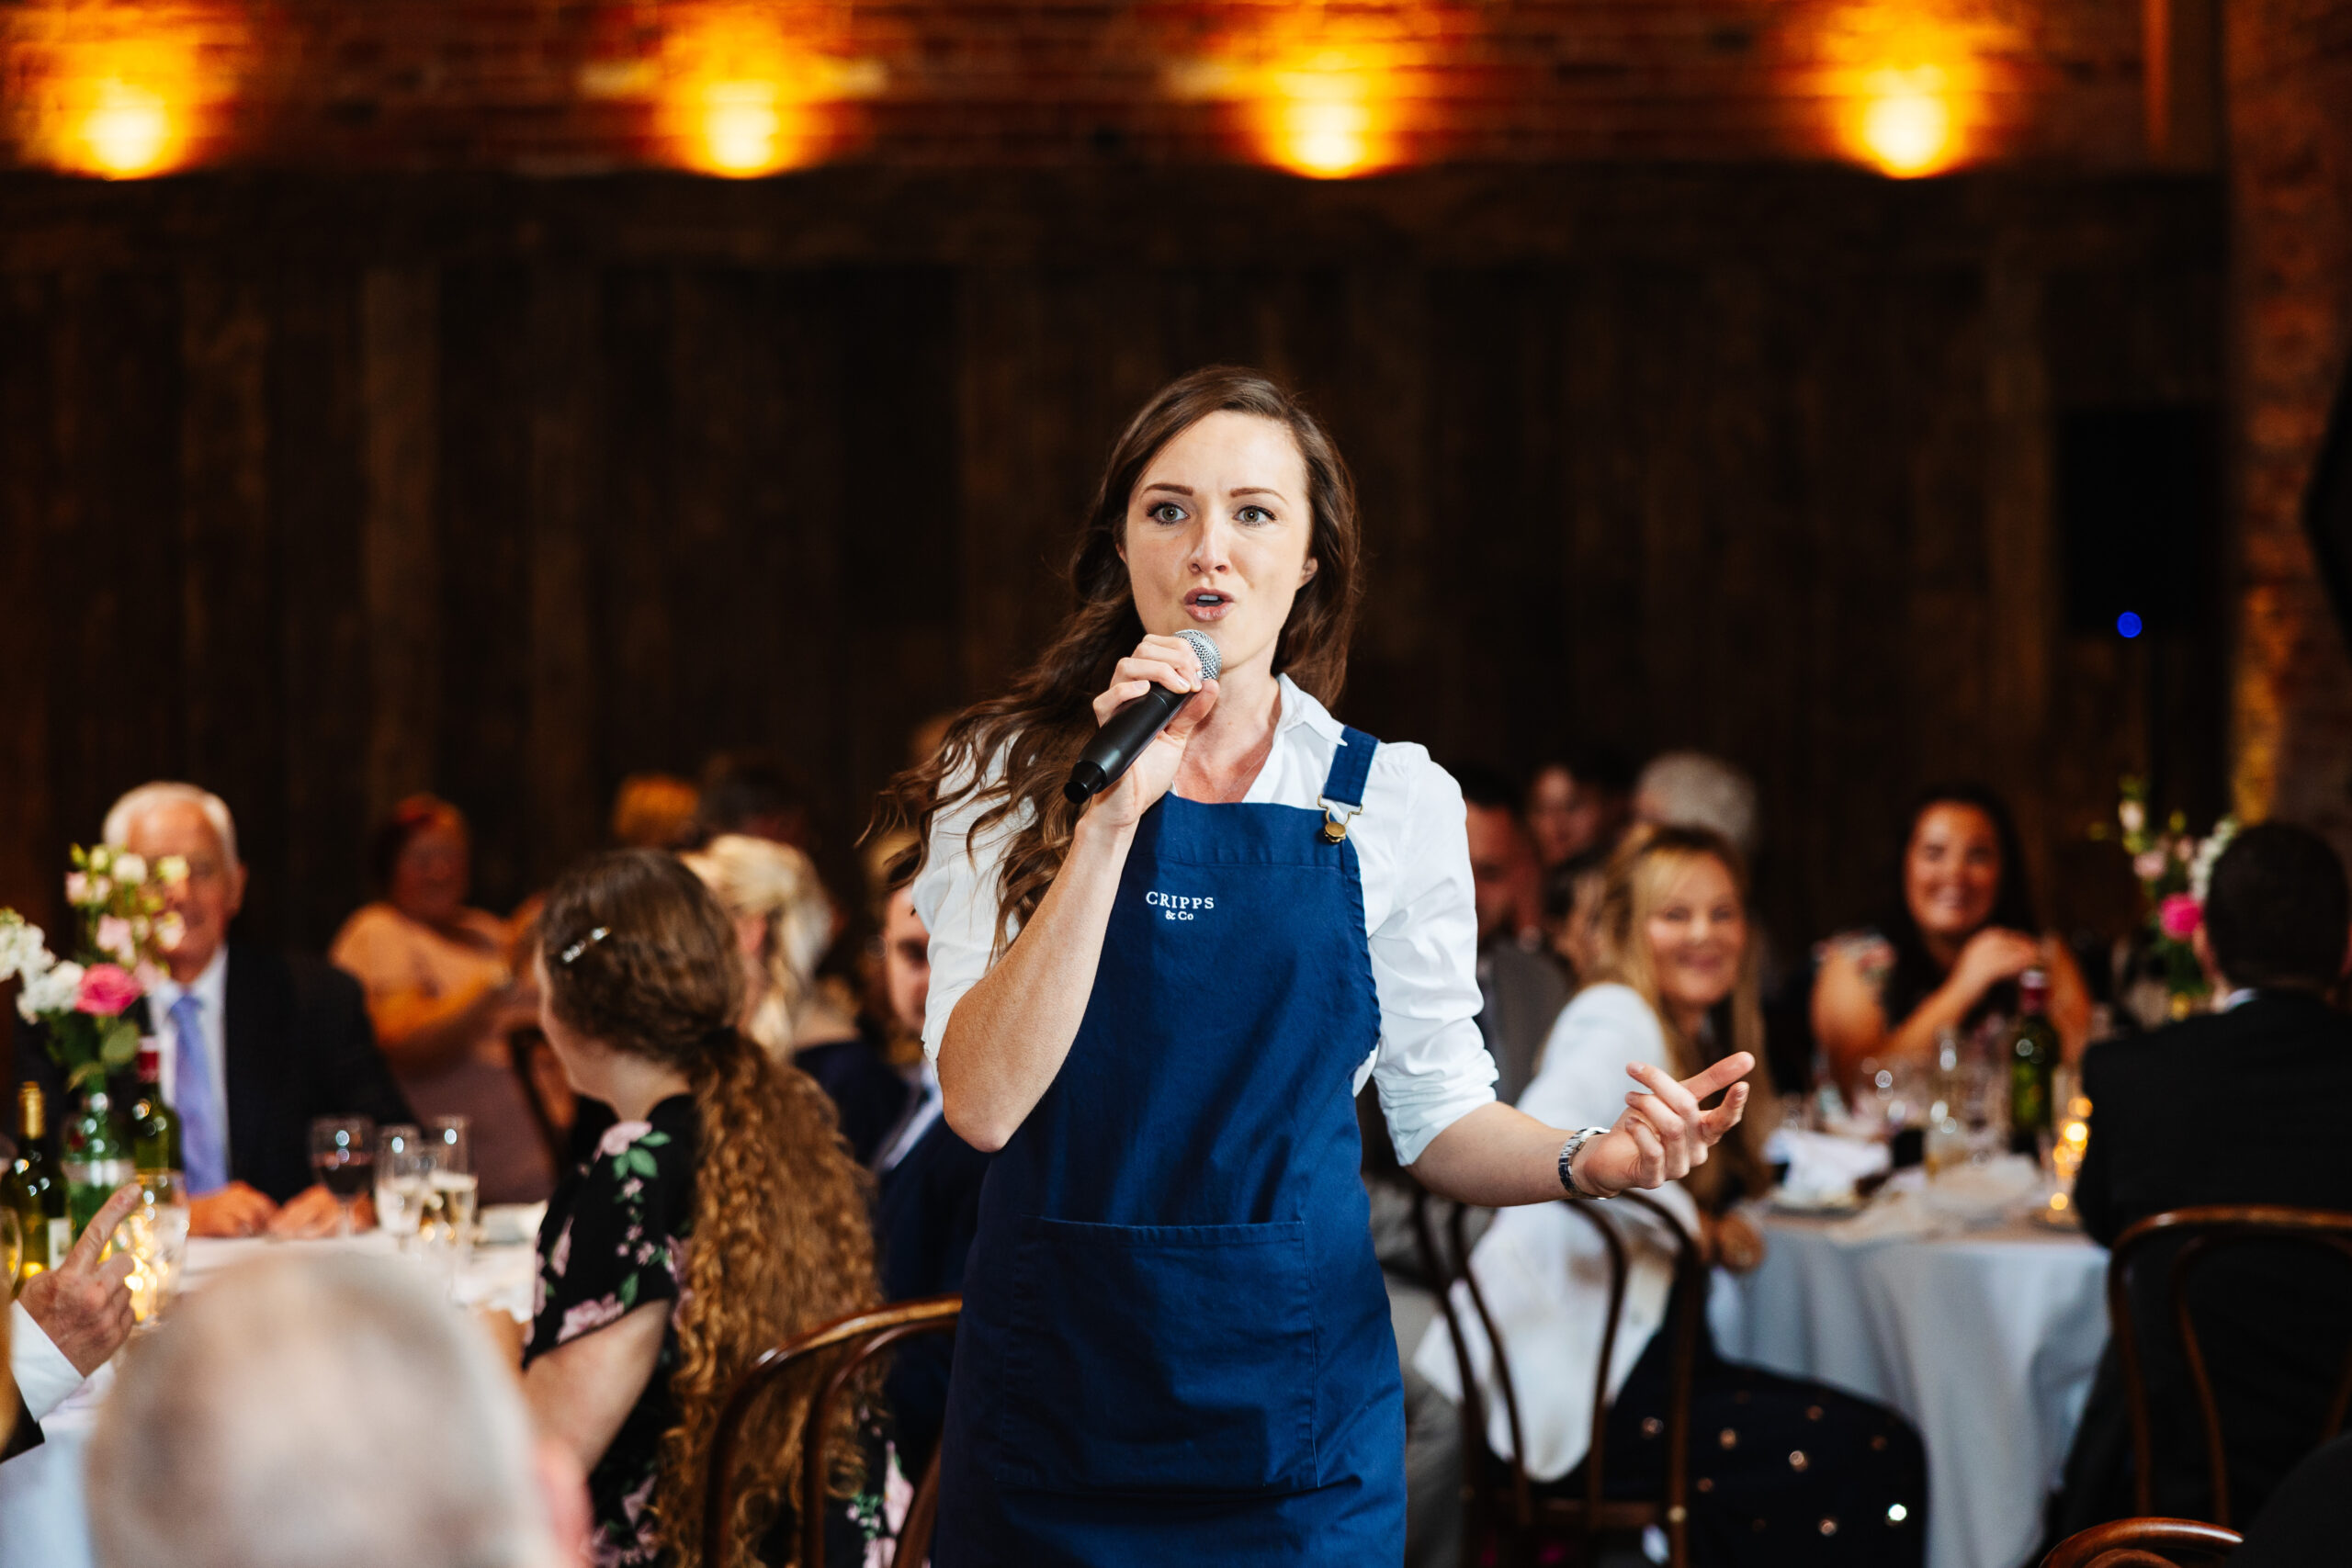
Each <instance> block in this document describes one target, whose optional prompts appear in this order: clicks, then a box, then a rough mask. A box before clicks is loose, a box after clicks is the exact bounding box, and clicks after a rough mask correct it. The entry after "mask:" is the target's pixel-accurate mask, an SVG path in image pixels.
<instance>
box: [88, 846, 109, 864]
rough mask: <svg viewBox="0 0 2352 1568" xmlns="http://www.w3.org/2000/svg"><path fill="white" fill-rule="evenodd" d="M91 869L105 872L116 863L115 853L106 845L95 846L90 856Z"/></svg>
mask: <svg viewBox="0 0 2352 1568" xmlns="http://www.w3.org/2000/svg"><path fill="white" fill-rule="evenodd" d="M89 862H90V869H91V870H92V871H104V870H106V868H107V866H109V865H111V864H113V863H114V851H113V850H112V849H111V848H109V847H108V846H107V845H105V844H96V845H93V846H92V847H91V850H90V854H89Z"/></svg>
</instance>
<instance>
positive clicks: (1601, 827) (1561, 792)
mask: <svg viewBox="0 0 2352 1568" xmlns="http://www.w3.org/2000/svg"><path fill="white" fill-rule="evenodd" d="M1633 797H1634V770H1633V766H1632V764H1630V763H1629V762H1627V761H1626V760H1625V758H1624V756H1623V753H1621V752H1619V751H1616V750H1613V749H1611V748H1609V747H1605V746H1585V747H1577V748H1573V749H1571V750H1569V751H1568V752H1567V753H1566V756H1564V757H1563V758H1562V759H1561V760H1560V761H1556V762H1546V763H1544V765H1543V766H1542V767H1540V768H1538V769H1536V770H1535V779H1534V782H1533V783H1532V784H1529V785H1528V786H1527V831H1528V834H1529V836H1530V837H1531V838H1532V839H1533V840H1534V842H1535V859H1536V863H1538V864H1539V865H1541V866H1542V867H1543V868H1544V871H1545V872H1547V873H1549V872H1552V871H1555V870H1557V869H1558V868H1559V867H1560V866H1562V865H1564V864H1566V863H1567V862H1569V861H1572V860H1575V859H1576V858H1577V857H1578V856H1580V855H1589V854H1593V853H1595V852H1599V853H1600V854H1601V855H1603V856H1606V855H1607V854H1608V852H1609V851H1610V850H1611V849H1612V848H1614V847H1615V846H1616V843H1617V835H1619V834H1620V833H1622V832H1623V831H1624V830H1625V823H1626V820H1627V818H1630V817H1631V816H1632V814H1633V808H1634V800H1633Z"/></svg>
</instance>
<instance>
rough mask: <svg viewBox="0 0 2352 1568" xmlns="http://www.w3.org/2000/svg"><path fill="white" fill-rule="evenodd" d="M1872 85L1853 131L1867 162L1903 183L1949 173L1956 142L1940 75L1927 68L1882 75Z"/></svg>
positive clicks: (1890, 72) (1927, 66)
mask: <svg viewBox="0 0 2352 1568" xmlns="http://www.w3.org/2000/svg"><path fill="white" fill-rule="evenodd" d="M1875 83H1876V86H1875V90H1874V91H1873V92H1871V95H1870V96H1868V97H1867V98H1865V99H1864V100H1863V107H1862V110H1861V118H1860V126H1859V128H1858V130H1857V134H1858V136H1859V137H1860V141H1861V143H1862V145H1863V146H1864V147H1865V148H1866V149H1868V151H1869V153H1870V157H1871V162H1873V163H1875V164H1877V165H1878V166H1879V167H1880V168H1881V169H1882V170H1883V171H1885V172H1886V173H1887V174H1890V175H1895V176H1897V177H1898V178H1905V179H1907V178H1910V177H1912V176H1914V175H1932V174H1935V173H1936V172H1938V171H1939V170H1941V169H1945V168H1949V167H1950V166H1951V164H1952V162H1953V159H1954V154H1955V151H1956V150H1955V145H1954V143H1955V141H1956V137H1955V135H1954V131H1955V127H1954V125H1953V117H1952V107H1951V99H1950V98H1949V97H1948V96H1946V93H1945V89H1944V73H1943V72H1942V71H1940V70H1939V69H1938V68H1937V67H1935V66H1932V65H1922V66H1917V67H1915V68H1914V69H1912V70H1909V71H1882V72H1879V73H1877V75H1876V78H1875Z"/></svg>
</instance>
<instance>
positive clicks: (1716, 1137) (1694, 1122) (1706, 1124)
mask: <svg viewBox="0 0 2352 1568" xmlns="http://www.w3.org/2000/svg"><path fill="white" fill-rule="evenodd" d="M1755 1066H1756V1058H1755V1057H1753V1056H1751V1055H1748V1054H1747V1052H1745V1051H1735V1052H1733V1053H1732V1054H1731V1055H1728V1056H1725V1057H1724V1059H1723V1060H1722V1061H1720V1062H1717V1063H1716V1064H1715V1065H1714V1066H1712V1067H1709V1068H1708V1069H1707V1070H1706V1071H1705V1072H1702V1073H1700V1074H1698V1075H1697V1076H1696V1077H1689V1078H1685V1079H1684V1080H1683V1081H1682V1082H1680V1083H1677V1082H1675V1081H1674V1079H1673V1078H1671V1077H1668V1075H1667V1073H1666V1072H1665V1070H1664V1069H1663V1068H1659V1067H1654V1066H1650V1065H1649V1064H1648V1063H1647V1062H1629V1063H1627V1064H1626V1066H1625V1072H1626V1075H1627V1076H1628V1077H1631V1078H1633V1079H1634V1082H1636V1083H1638V1084H1640V1085H1642V1086H1643V1088H1642V1089H1631V1090H1628V1091H1627V1092H1626V1095H1625V1113H1624V1114H1623V1116H1620V1117H1618V1118H1617V1124H1616V1125H1615V1126H1613V1127H1611V1128H1610V1129H1609V1131H1608V1132H1606V1133H1604V1134H1601V1135H1600V1137H1597V1138H1594V1139H1592V1140H1591V1141H1590V1142H1589V1143H1587V1144H1586V1145H1584V1147H1583V1148H1581V1149H1578V1150H1577V1158H1576V1168H1575V1172H1574V1174H1575V1177H1576V1179H1577V1184H1578V1185H1579V1186H1581V1187H1582V1188H1583V1189H1584V1190H1586V1191H1588V1192H1590V1193H1593V1194H1595V1195H1597V1196H1600V1197H1603V1198H1613V1197H1615V1196H1616V1195H1617V1194H1618V1193H1620V1192H1623V1191H1627V1190H1630V1189H1633V1188H1636V1187H1645V1188H1654V1187H1663V1186H1665V1185H1666V1184H1667V1183H1668V1182H1669V1181H1679V1180H1681V1179H1683V1178H1684V1177H1686V1176H1688V1175H1690V1174H1691V1168H1692V1167H1694V1166H1701V1165H1704V1164H1706V1163H1707V1152H1708V1151H1709V1150H1710V1149H1712V1148H1713V1147H1714V1146H1715V1145H1716V1144H1718V1143H1719V1142H1721V1141H1722V1139H1723V1136H1724V1134H1726V1133H1728V1132H1730V1131H1731V1130H1732V1129H1733V1128H1734V1127H1736V1126H1738V1125H1739V1118H1740V1115H1741V1113H1742V1112H1743V1111H1746V1110H1747V1085H1746V1084H1744V1083H1742V1082H1741V1081H1740V1080H1741V1079H1742V1078H1744V1077H1747V1075H1748V1073H1749V1072H1750V1071H1751V1070H1753V1069H1754V1067H1755ZM1644 1089H1646V1090H1647V1091H1648V1092H1646V1093H1645V1092H1644ZM1724 1089H1727V1090H1729V1092H1728V1093H1726V1094H1724V1098H1723V1103H1722V1104H1720V1105H1718V1106H1716V1107H1715V1108H1714V1109H1713V1111H1702V1110H1700V1109H1699V1107H1700V1105H1701V1103H1702V1101H1704V1100H1708V1099H1709V1098H1711V1097H1712V1096H1713V1095H1714V1094H1715V1093H1716V1092H1717V1091H1718V1090H1724Z"/></svg>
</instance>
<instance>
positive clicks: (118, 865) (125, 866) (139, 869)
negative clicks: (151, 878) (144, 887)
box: [114, 850, 147, 887]
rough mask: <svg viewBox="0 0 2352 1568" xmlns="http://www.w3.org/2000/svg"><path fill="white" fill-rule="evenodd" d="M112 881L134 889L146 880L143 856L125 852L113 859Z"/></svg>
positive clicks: (145, 864) (145, 865)
mask: <svg viewBox="0 0 2352 1568" xmlns="http://www.w3.org/2000/svg"><path fill="white" fill-rule="evenodd" d="M114 879H115V880H116V881H117V882H123V883H128V884H130V886H133V887H136V886H139V884H141V883H142V882H144V881H146V880H147V860H146V857H145V856H143V855H135V854H132V853H131V852H130V851H128V850H125V851H124V852H122V853H120V854H119V855H117V856H115V857H114Z"/></svg>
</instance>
